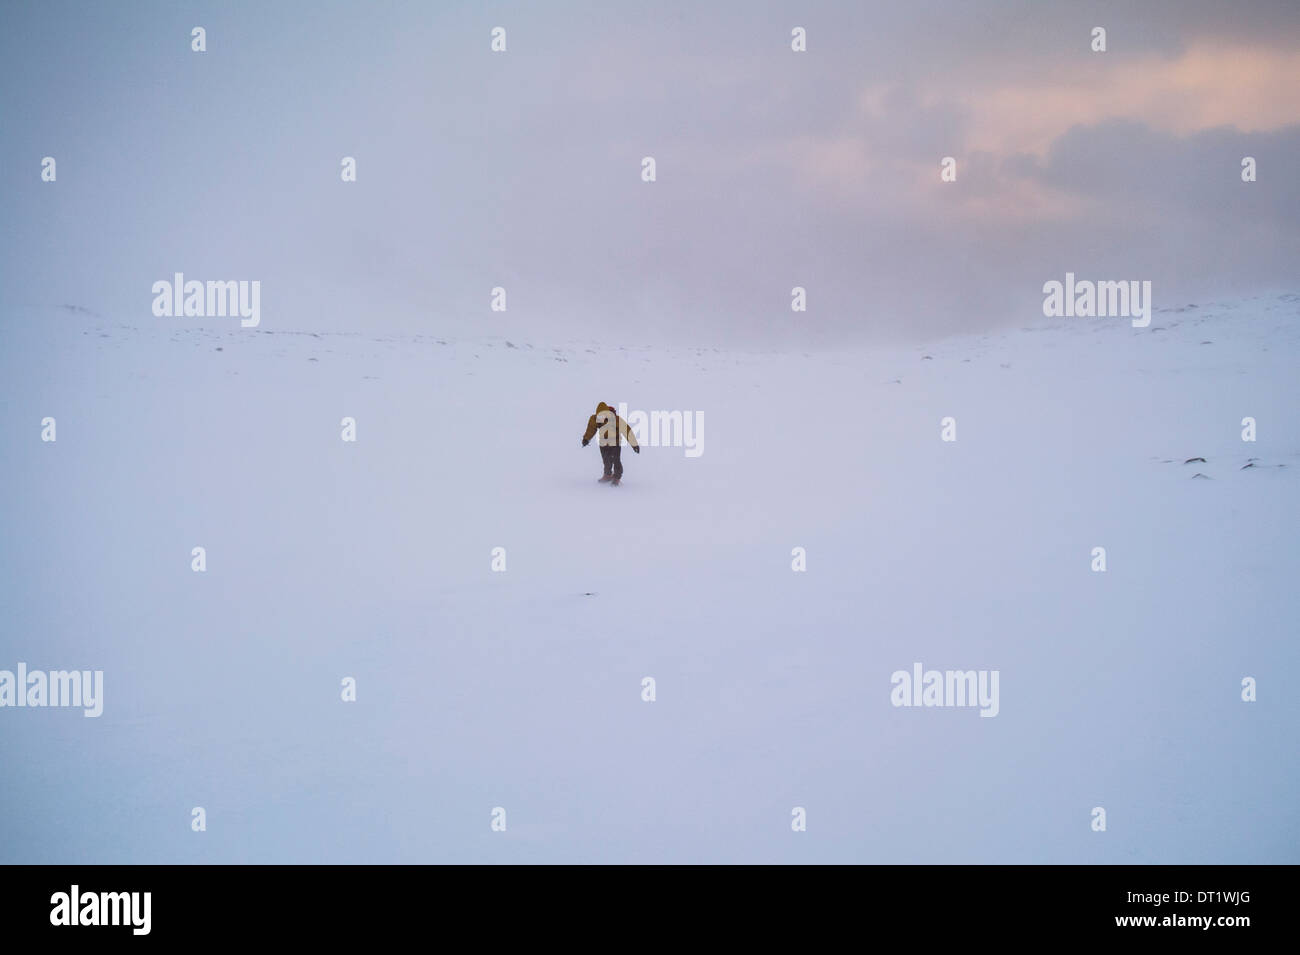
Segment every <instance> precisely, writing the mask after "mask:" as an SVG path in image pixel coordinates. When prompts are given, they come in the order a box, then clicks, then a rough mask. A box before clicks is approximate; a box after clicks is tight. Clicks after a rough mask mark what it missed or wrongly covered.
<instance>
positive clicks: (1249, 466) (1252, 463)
mask: <svg viewBox="0 0 1300 955" xmlns="http://www.w3.org/2000/svg"><path fill="white" fill-rule="evenodd" d="M1254 466H1255V462H1254V461H1251V462H1250V463H1249V464H1243V465H1242V466H1241V467H1239V468H1237V470H1238V471H1244V470H1246V468H1253V467H1254Z"/></svg>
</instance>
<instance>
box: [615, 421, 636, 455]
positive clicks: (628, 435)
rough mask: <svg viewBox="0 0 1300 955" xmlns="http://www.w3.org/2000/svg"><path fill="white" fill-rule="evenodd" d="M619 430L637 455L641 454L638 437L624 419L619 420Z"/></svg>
mask: <svg viewBox="0 0 1300 955" xmlns="http://www.w3.org/2000/svg"><path fill="white" fill-rule="evenodd" d="M618 430H619V431H620V432H621V433H622V435H623V437H624V438H625V439H627V443H628V444H630V445H632V450H633V451H635V452H636V453H637V454H640V453H641V446H640V445H639V444H637V443H636V435H635V434H633V433H632V429H631V428H629V427H628V426H627V422H626V421H624V420H623V419H622V418H619V419H618Z"/></svg>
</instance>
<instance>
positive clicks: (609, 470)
mask: <svg viewBox="0 0 1300 955" xmlns="http://www.w3.org/2000/svg"><path fill="white" fill-rule="evenodd" d="M598 433H599V435H600V437H599V438H598V439H597V441H596V444H597V446H598V447H599V448H600V460H601V463H602V464H604V465H605V475H604V477H602V478H601V479H600V480H601V483H604V482H605V481H608V482H609V483H610V485H611V486H612V487H618V482H619V480H620V479H621V478H622V477H623V461H622V454H623V441H624V440H626V441H627V443H628V444H630V445H631V446H632V450H633V451H635V452H636V453H637V454H640V453H641V448H640V446H639V445H638V444H637V443H636V435H634V434H633V433H632V429H631V428H629V427H628V426H627V422H626V421H624V420H623V419H622V418H620V417H619V416H618V413H617V412H615V411H614V409H613V408H611V407H610V406H609V405H607V404H605V402H603V401H602V402H601V403H600V404H598V405H596V413H595V414H594V415H592V416H591V417H590V418H588V419H587V430H586V432H585V433H584V434H583V435H582V446H583V447H584V448H585V447H586V446H587V444H588V442H590V441H591V439H592V437H593V436H595V435H596V434H598Z"/></svg>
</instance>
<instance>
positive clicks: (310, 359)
mask: <svg viewBox="0 0 1300 955" xmlns="http://www.w3.org/2000/svg"><path fill="white" fill-rule="evenodd" d="M307 360H308V361H320V359H319V358H308V359H307Z"/></svg>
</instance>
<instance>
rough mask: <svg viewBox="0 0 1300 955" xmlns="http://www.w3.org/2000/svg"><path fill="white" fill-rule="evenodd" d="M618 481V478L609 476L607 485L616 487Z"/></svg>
mask: <svg viewBox="0 0 1300 955" xmlns="http://www.w3.org/2000/svg"><path fill="white" fill-rule="evenodd" d="M618 482H619V479H618V478H610V481H609V486H610V487H618Z"/></svg>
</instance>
